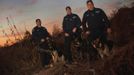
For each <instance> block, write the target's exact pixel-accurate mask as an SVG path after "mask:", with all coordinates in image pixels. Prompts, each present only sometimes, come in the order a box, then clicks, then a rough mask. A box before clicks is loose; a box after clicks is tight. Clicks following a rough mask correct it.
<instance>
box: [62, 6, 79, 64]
mask: <svg viewBox="0 0 134 75" xmlns="http://www.w3.org/2000/svg"><path fill="white" fill-rule="evenodd" d="M66 12H67V15H66V16H65V17H64V19H63V31H64V34H65V41H64V42H65V43H64V50H65V53H64V56H65V61H66V63H67V64H71V63H72V62H73V59H72V53H71V41H72V40H73V36H74V35H75V34H77V32H78V31H79V29H80V25H81V20H80V18H79V16H78V15H76V14H73V13H72V9H71V7H70V6H67V7H66Z"/></svg>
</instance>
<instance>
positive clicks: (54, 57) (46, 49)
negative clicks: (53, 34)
mask: <svg viewBox="0 0 134 75" xmlns="http://www.w3.org/2000/svg"><path fill="white" fill-rule="evenodd" d="M57 49H58V48H56V46H55V45H54V44H53V42H52V41H51V40H50V39H48V40H45V41H42V43H40V44H39V46H38V51H39V53H40V54H43V53H44V54H45V55H47V57H48V58H46V57H44V60H45V58H46V59H47V61H48V62H49V63H48V64H47V65H46V66H47V67H53V65H54V64H56V63H57V62H59V61H64V57H63V55H62V56H59V50H57Z"/></svg>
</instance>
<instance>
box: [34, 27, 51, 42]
mask: <svg viewBox="0 0 134 75" xmlns="http://www.w3.org/2000/svg"><path fill="white" fill-rule="evenodd" d="M46 37H49V33H48V31H47V29H46V28H45V27H42V26H41V27H38V26H36V27H34V28H33V30H32V40H33V41H34V42H40V41H41V39H46Z"/></svg>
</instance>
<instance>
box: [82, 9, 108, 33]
mask: <svg viewBox="0 0 134 75" xmlns="http://www.w3.org/2000/svg"><path fill="white" fill-rule="evenodd" d="M82 25H83V29H84V30H89V31H91V32H94V31H97V32H98V31H99V32H103V31H104V30H105V29H106V28H108V27H110V22H109V20H108V18H107V16H106V14H105V13H104V11H103V10H102V9H99V8H94V9H93V10H92V11H90V10H87V11H86V12H85V13H84V15H83V20H82Z"/></svg>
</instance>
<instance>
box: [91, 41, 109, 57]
mask: <svg viewBox="0 0 134 75" xmlns="http://www.w3.org/2000/svg"><path fill="white" fill-rule="evenodd" d="M92 46H93V47H94V48H95V49H97V51H98V52H99V55H100V57H101V58H102V59H104V57H105V56H109V49H108V46H107V45H106V44H103V43H102V42H101V41H100V39H99V38H97V39H96V40H94V41H93V42H92Z"/></svg>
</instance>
